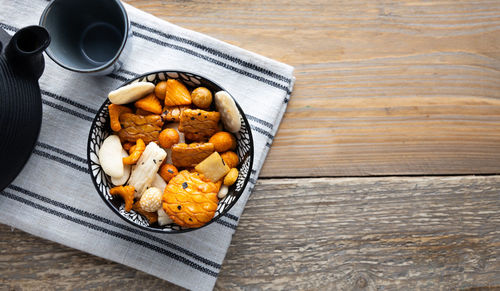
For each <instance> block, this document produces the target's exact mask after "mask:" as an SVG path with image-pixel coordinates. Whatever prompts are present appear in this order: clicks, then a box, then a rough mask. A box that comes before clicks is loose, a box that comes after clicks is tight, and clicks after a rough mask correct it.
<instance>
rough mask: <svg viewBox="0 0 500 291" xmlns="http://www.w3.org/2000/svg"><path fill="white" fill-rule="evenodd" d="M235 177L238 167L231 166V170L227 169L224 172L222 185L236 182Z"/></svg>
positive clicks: (236, 177)
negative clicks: (225, 172)
mask: <svg viewBox="0 0 500 291" xmlns="http://www.w3.org/2000/svg"><path fill="white" fill-rule="evenodd" d="M237 179H238V169H236V168H232V169H231V170H229V173H227V174H226V177H224V185H226V186H231V185H233V184H234V183H235V182H236V180H237Z"/></svg>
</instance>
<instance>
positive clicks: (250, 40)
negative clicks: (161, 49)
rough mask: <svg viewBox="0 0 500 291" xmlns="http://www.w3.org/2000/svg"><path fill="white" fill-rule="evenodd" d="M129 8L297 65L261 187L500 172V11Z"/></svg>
mask: <svg viewBox="0 0 500 291" xmlns="http://www.w3.org/2000/svg"><path fill="white" fill-rule="evenodd" d="M127 2H129V3H130V4H132V5H135V6H136V7H138V8H140V9H143V10H146V11H148V12H151V13H152V14H154V15H156V16H158V17H160V18H163V19H165V20H168V21H171V22H173V23H175V24H178V25H181V26H184V27H187V28H190V29H194V30H196V31H200V32H203V33H206V34H209V35H211V36H214V37H217V38H219V39H222V40H225V41H228V42H230V43H232V44H235V45H238V46H241V47H243V48H245V49H249V50H251V51H254V52H257V53H260V54H263V55H265V56H268V57H271V58H274V59H277V60H280V61H283V62H286V63H288V64H291V65H293V66H295V67H296V73H295V75H296V77H297V81H296V85H295V90H294V93H293V94H292V98H291V101H290V103H289V107H288V111H287V113H286V114H285V118H284V119H283V122H282V125H281V127H280V131H279V133H278V135H277V137H276V138H275V140H274V143H273V146H272V148H271V151H270V154H269V157H268V159H267V161H266V164H265V166H264V168H263V170H262V173H261V176H263V177H290V176H365V175H407V174H416V175H421V174H469V173H500V131H499V130H498V129H499V128H500V82H499V81H498V80H499V79H500V33H499V32H500V31H499V30H500V25H499V24H500V2H499V1H491V0H480V1H449V0H438V1H425V2H422V1H414V0H404V1H392V2H391V1H384V3H381V2H380V1H361V0H338V1H330V0H317V1H307V2H305V1H290V0H277V1H264V0H256V1H244V0H234V1H215V2H214V1H160V0H155V1H153V0H129V1H127ZM299 165H300V171H298V170H297V168H298V166H299Z"/></svg>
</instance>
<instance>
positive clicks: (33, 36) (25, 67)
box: [5, 25, 50, 80]
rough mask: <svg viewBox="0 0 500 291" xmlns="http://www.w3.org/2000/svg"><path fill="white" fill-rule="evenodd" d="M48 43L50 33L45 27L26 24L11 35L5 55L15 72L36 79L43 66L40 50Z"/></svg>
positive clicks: (40, 73)
mask: <svg viewBox="0 0 500 291" xmlns="http://www.w3.org/2000/svg"><path fill="white" fill-rule="evenodd" d="M49 44H50V35H49V33H48V31H47V30H46V29H45V28H43V27H41V26H38V25H33V26H27V27H24V28H22V29H20V30H19V31H18V32H16V33H15V34H14V36H12V38H11V39H10V41H9V44H7V47H6V48H5V56H6V57H7V61H8V62H9V63H10V65H11V66H12V68H14V71H15V72H16V73H18V74H20V75H24V76H27V77H31V78H34V79H36V80H38V79H39V78H40V76H41V75H42V73H43V70H44V68H45V62H44V59H43V55H42V52H43V51H44V50H45V49H46V48H47V47H48V46H49Z"/></svg>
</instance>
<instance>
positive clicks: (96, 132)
mask: <svg viewBox="0 0 500 291" xmlns="http://www.w3.org/2000/svg"><path fill="white" fill-rule="evenodd" d="M167 79H177V80H179V81H182V83H184V84H185V85H186V86H187V87H188V89H194V88H196V87H199V86H203V87H206V88H208V89H209V90H211V91H212V92H213V93H215V92H218V91H221V90H224V89H223V88H222V87H221V86H219V85H217V84H216V83H214V82H213V81H210V80H209V79H207V78H205V77H202V76H200V75H197V74H194V73H189V72H182V71H156V72H151V73H146V74H143V75H141V76H139V77H136V78H134V79H131V80H129V81H128V82H126V83H124V84H123V85H121V86H120V87H122V86H125V85H128V84H131V83H134V82H140V81H146V80H147V81H148V82H151V83H154V84H157V83H158V82H160V81H163V80H167ZM224 91H226V90H224ZM226 92H227V91H226ZM228 93H229V92H228ZM235 102H236V100H235ZM109 104H110V102H109V100H108V99H106V101H105V102H104V104H102V106H101V108H99V111H98V112H97V114H96V117H95V118H94V121H93V122H92V126H91V127H90V133H89V139H88V145H87V161H88V166H89V170H90V176H91V178H92V182H94V186H95V188H96V190H97V192H98V193H99V196H101V198H102V200H104V202H105V203H106V205H108V207H109V208H111V210H113V212H114V213H116V214H117V215H118V216H119V217H121V218H122V219H123V220H125V221H127V222H128V223H130V224H132V225H135V226H137V227H139V228H142V229H145V230H149V231H154V232H161V233H181V232H188V231H193V230H196V229H200V228H202V227H205V226H207V225H209V224H210V223H212V222H214V221H216V220H217V219H219V218H220V217H221V216H224V215H225V214H226V213H227V212H228V211H229V209H231V207H233V205H234V204H236V202H237V201H238V199H239V198H240V196H241V194H242V193H243V191H244V189H245V187H246V185H247V183H248V180H249V178H250V174H251V169H252V165H253V153H254V150H253V138H252V132H251V130H250V125H249V124H248V120H247V119H246V117H245V114H244V113H243V110H242V109H241V107H240V106H239V105H238V103H237V102H236V106H237V107H238V110H239V112H240V115H241V129H240V131H239V132H238V133H236V134H235V137H236V142H237V149H236V153H237V154H238V157H239V158H240V164H239V166H238V171H239V176H238V179H237V180H236V183H235V184H234V185H232V186H231V187H230V188H229V192H228V194H227V195H226V197H224V198H223V199H221V200H219V206H218V208H217V211H216V212H215V215H214V217H213V218H212V220H210V221H209V222H208V223H207V224H205V225H204V226H202V227H199V228H183V227H180V226H179V225H176V224H169V225H165V226H159V225H158V224H157V223H155V224H152V225H149V223H148V221H147V219H146V218H145V217H143V216H142V215H140V214H139V213H136V212H135V211H133V210H131V211H130V212H126V211H125V209H124V206H125V205H124V202H123V200H122V199H121V197H119V196H113V195H110V194H109V189H110V188H112V187H113V186H114V185H113V184H112V183H111V178H110V177H109V176H108V175H106V174H105V173H104V171H103V170H102V168H101V165H100V164H99V158H98V153H99V148H100V147H101V144H102V142H103V141H104V139H106V137H108V136H109V135H110V134H111V133H112V130H111V127H110V122H109V113H108V105H109Z"/></svg>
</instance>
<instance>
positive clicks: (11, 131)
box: [0, 26, 50, 191]
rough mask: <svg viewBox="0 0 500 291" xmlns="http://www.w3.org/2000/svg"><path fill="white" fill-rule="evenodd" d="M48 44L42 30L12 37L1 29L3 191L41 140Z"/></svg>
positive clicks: (0, 160)
mask: <svg viewBox="0 0 500 291" xmlns="http://www.w3.org/2000/svg"><path fill="white" fill-rule="evenodd" d="M49 43H50V36H49V33H48V32H47V30H45V28H43V27H41V26H28V27H25V28H22V29H20V30H19V31H18V32H16V33H15V34H14V35H13V36H12V37H11V36H10V35H9V34H8V33H7V32H5V31H4V30H3V29H1V28H0V191H1V190H3V189H4V188H5V187H7V186H8V185H9V184H10V183H11V182H12V180H14V178H15V177H16V176H17V175H18V174H19V172H21V170H22V168H23V167H24V165H25V164H26V162H27V161H28V158H29V157H30V155H31V153H32V151H33V149H34V147H35V144H36V141H37V139H38V134H39V132H40V125H41V123H42V98H41V94H40V87H39V86H38V79H39V78H40V76H41V75H42V73H43V70H44V67H45V62H44V59H43V55H42V52H43V51H44V50H45V49H46V48H47V47H48V46H49Z"/></svg>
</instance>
